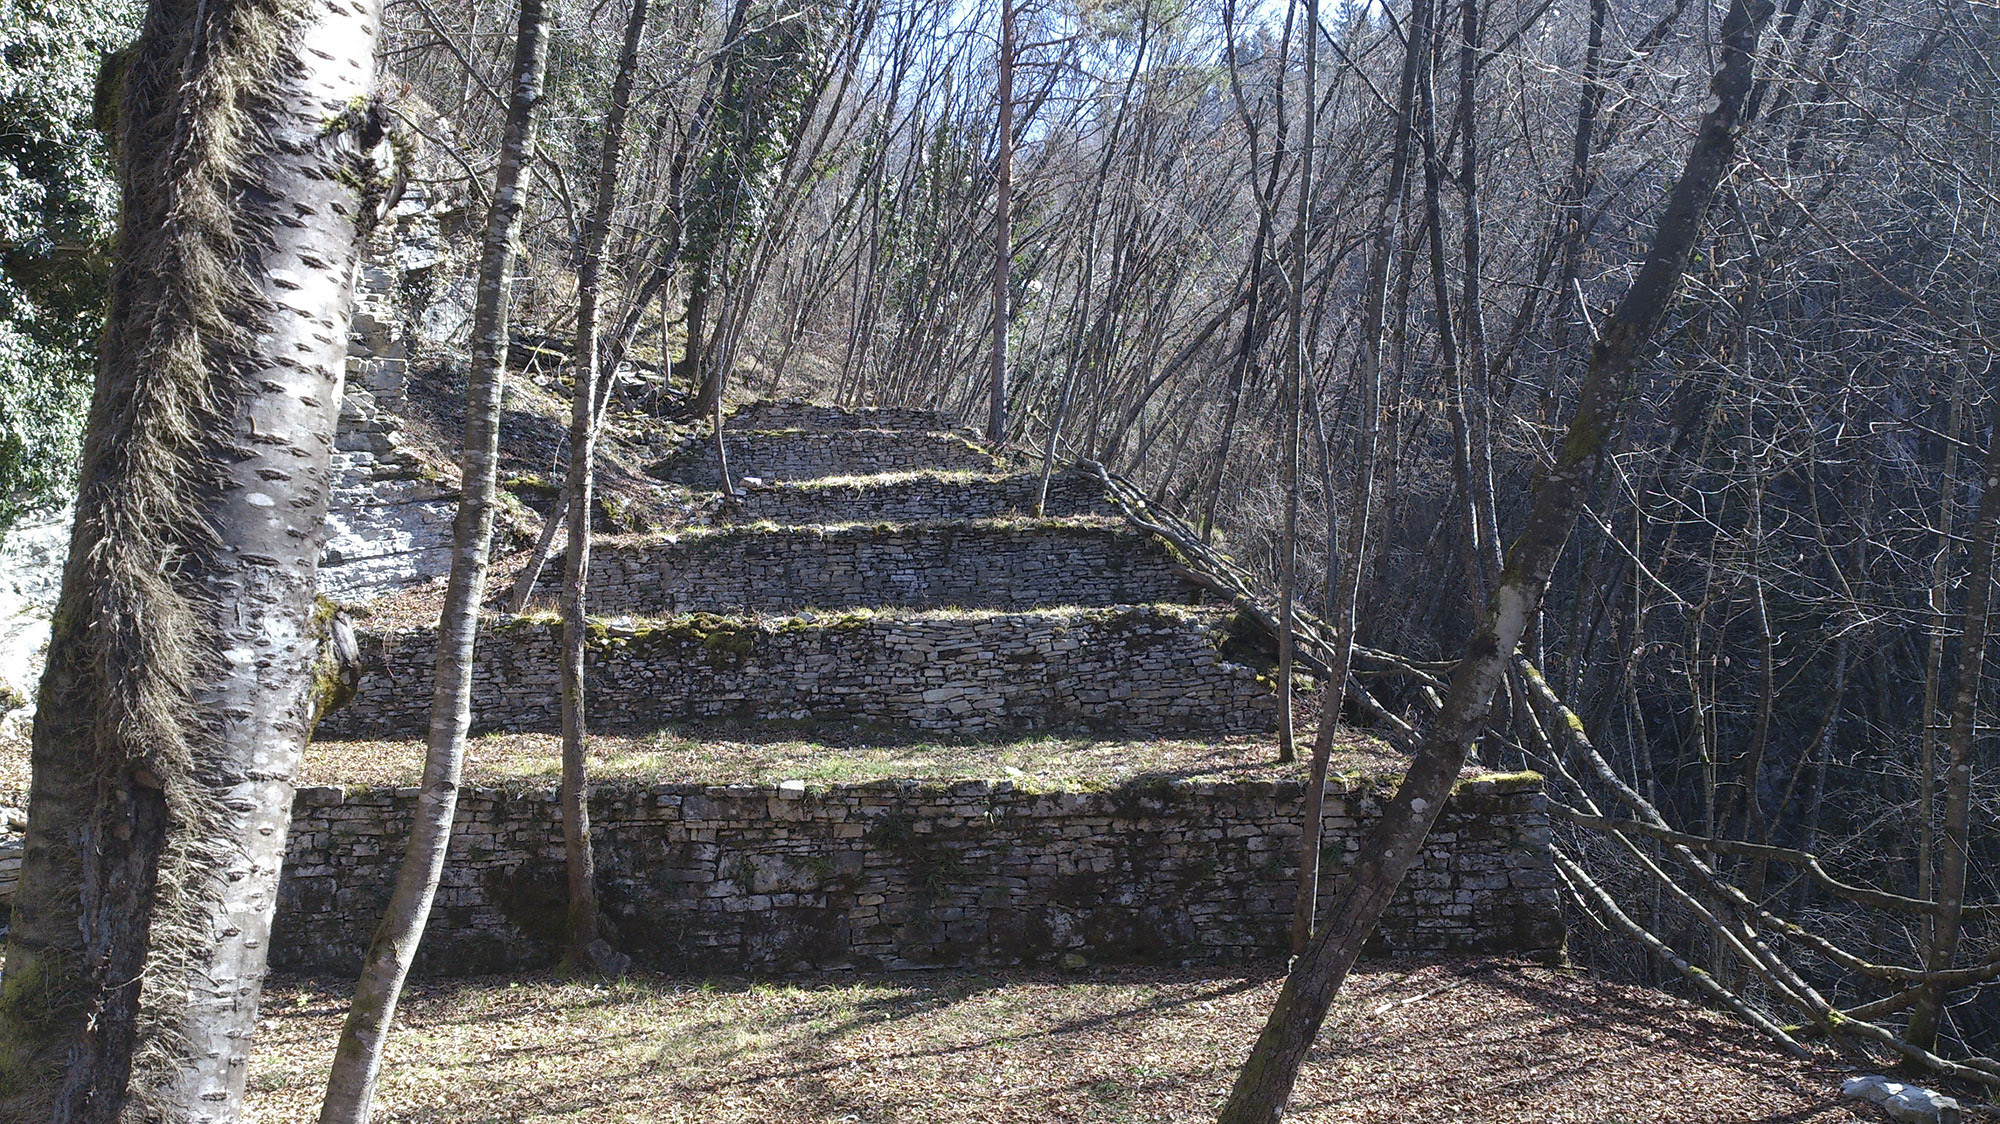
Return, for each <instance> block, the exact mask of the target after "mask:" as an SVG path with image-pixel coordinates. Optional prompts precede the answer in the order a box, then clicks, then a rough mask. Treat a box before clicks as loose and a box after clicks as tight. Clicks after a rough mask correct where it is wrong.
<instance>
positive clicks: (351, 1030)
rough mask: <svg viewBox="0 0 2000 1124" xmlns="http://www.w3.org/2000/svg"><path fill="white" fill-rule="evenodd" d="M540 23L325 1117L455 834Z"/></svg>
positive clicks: (520, 76) (372, 1037)
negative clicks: (414, 683) (404, 807)
mask: <svg viewBox="0 0 2000 1124" xmlns="http://www.w3.org/2000/svg"><path fill="white" fill-rule="evenodd" d="M545 21H546V16H545V14H544V11H543V7H542V0H521V22H520V30H519V32H518V34H517V35H516V37H515V42H514V78H513V86H512V90H511V92H510V95H509V97H508V102H507V124H506V131H505V133H504V134H503V135H502V137H501V142H500V163H499V167H498V168H497V170H496V171H495V173H494V184H493V206H492V209H491V210H490V211H489V212H488V213H487V216H486V237H485V244H484V246H483V247H482V248H481V251H480V259H479V295H478V298H477V301H476V302H475V306H474V308H473V314H472V365H471V369H470V371H469V372H468V374H467V376H466V403H465V452H464V454H463V458H464V459H463V461H462V464H461V469H462V479H461V489H462V490H461V492H460V495H459V501H458V514H457V516H456V517H455V518H454V519H453V520H452V526H451V577H450V578H449V579H448V582H447V584H446V586H445V595H444V610H443V612H442V613H441V615H440V617H439V620H438V642H437V643H438V646H437V665H436V675H435V680H434V685H433V694H432V696H431V714H430V730H429V734H428V737H427V739H426V741H427V745H426V749H425V755H424V778H423V787H422V788H421V789H420V790H419V791H418V795H417V811H416V816H415V818H414V821H413V823H412V825H411V828H410V843H409V847H408V849H407V850H406V851H405V852H404V854H403V865H402V868H401V870H399V871H398V872H397V875H396V888H395V890H394V891H393V892H392V893H391V895H390V897H389V906H388V909H387V911H386V912H385V913H384V915H383V917H382V922H381V924H380V925H379V926H378V927H377V928H376V930H375V938H374V940H373V941H372V942H371V943H370V945H369V947H368V955H367V958H366V959H365V960H364V961H363V963H362V968H361V978H360V979H359V980H357V981H355V985H354V1002H353V1004H352V1005H351V1006H350V1007H349V1008H348V1011H347V1021H346V1023H345V1024H344V1025H343V1026H342V1027H341V1030H340V1045H339V1047H338V1048H337V1049H336V1051H335V1053H334V1058H333V1071H332V1073H331V1074H329V1075H328V1077H327V1086H326V1100H325V1102H324V1103H322V1104H321V1106H320V1116H319V1118H320V1122H321V1124H366V1121H367V1120H368V1108H369V1104H370V1102H372V1101H373V1100H374V1097H375V1082H376V1078H377V1077H378V1076H379V1075H380V1072H381V1068H382V1047H383V1045H384V1044H385V1043H386V1042H387V1040H388V1035H389V1026H390V1024H391V1023H392V1021H393V1020H394V1019H395V1016H396V1001H397V999H398V998H399V997H400V996H401V995H402V991H403V980H404V979H405V978H406V977H407V976H408V975H409V972H410V963H411V962H412V961H413V960H415V959H416V955H417V943H418V942H419V941H420V940H422V938H423V935H424V922H425V921H426V920H428V919H429V917H430V911H431V899H432V898H433V897H434V896H435V895H436V893H437V885H438V878H439V876H440V875H441V874H442V873H443V872H444V857H445V850H446V848H447V847H448V846H449V844H450V842H451V821H452V817H453V816H454V815H455V814H456V812H457V810H458V778H459V773H460V770H461V768H462V766H463V764H464V761H465V734H466V730H467V729H468V728H469V727H470V726H471V724H472V660H473V644H474V640H475V638H476V637H477V635H478V631H479V606H480V603H481V602H482V601H483V600H484V599H485V596H486V572H487V562H488V559H489V557H490V554H491V550H492V543H493V518H494V513H495V510H496V506H497V505H496V503H495V499H496V497H497V495H498V492H499V487H498V482H497V471H496V470H497V467H498V465H499V461H500V400H501V390H502V388H503V385H504V381H505V372H506V370H507V305H508V299H509V297H510V296H511V294H512V288H513V286H512V278H513V272H514V249H513V248H514V243H515V242H516V240H518V239H519V237H520V233H521V213H522V209H523V205H524V203H525V201H526V198H527V188H526V185H525V184H524V183H523V182H522V172H523V171H524V170H525V169H526V168H527V165H528V160H529V158H530V157H531V156H532V154H533V153H534V149H535V107H536V105H537V103H539V102H540V101H541V97H542V72H543V70H544V69H546V67H547V63H548V37H547V35H546V34H545V27H544V24H545Z"/></svg>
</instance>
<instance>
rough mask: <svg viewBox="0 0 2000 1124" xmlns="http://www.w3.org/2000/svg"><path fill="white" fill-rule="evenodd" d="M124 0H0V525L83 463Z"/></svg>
mask: <svg viewBox="0 0 2000 1124" xmlns="http://www.w3.org/2000/svg"><path fill="white" fill-rule="evenodd" d="M137 24H138V10H137V8H136V6H134V5H133V4H131V3H129V2H125V0H111V2H109V3H97V2H91V0H83V2H79V0H0V60H4V64H0V530H4V529H5V528H6V526H7V525H8V524H9V523H10V522H12V521H13V519H14V518H15V517H16V516H18V515H19V514H20V513H21V512H22V511H24V510H26V509H29V508H32V507H34V506H37V505H38V504H41V503H45V502H47V501H49V500H51V499H53V498H55V497H56V496H58V495H60V494H61V493H62V492H63V491H64V490H65V489H66V488H67V487H68V486H69V485H70V484H71V481H72V478H73V475H74V472H75V463H76V453H77V443H78V440H79V438H80V437H81V435H82V429H83V418H84V412H85V407H86V405H87V403H88V401H89V396H90V385H91V377H92V374H93V372H94V370H95V368H96V353H97V348H96V337H97V331H98V326H99V324H100V323H101V319H102V308H103V299H104V283H105V268H106V260H107V257H108V254H107V250H108V247H109V241H110V236H111V231H112V224H113V218H114V216H115V213H116V203H117V196H116V191H115V187H114V184H113V182H112V177H111V174H110V162H109V154H108V152H107V149H106V145H105V144H104V141H103V138H102V137H101V135H100V134H99V133H98V132H97V130H96V128H95V127H94V125H93V123H92V104H93V99H94V95H95V93H96V89H97V74H98V60H99V58H100V56H101V55H102V54H103V53H104V52H107V51H110V50H114V49H116V48H118V47H119V46H122V45H123V44H124V43H125V42H126V41H128V40H130V39H131V37H132V36H133V34H134V32H135V30H136V28H137Z"/></svg>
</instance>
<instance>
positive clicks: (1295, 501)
mask: <svg viewBox="0 0 2000 1124" xmlns="http://www.w3.org/2000/svg"><path fill="white" fill-rule="evenodd" d="M1318 25H1319V5H1318V4H1317V3H1316V2H1315V0H1306V13H1305V20H1304V22H1303V24H1302V26H1301V34H1300V35H1299V43H1300V45H1301V47H1302V54H1303V56H1304V58H1305V64H1306V88H1305V96H1304V97H1303V98H1302V99H1301V100H1302V101H1303V102H1304V103H1305V104H1304V107H1303V109H1302V110H1301V115H1302V116H1303V117H1304V119H1305V120H1304V121H1303V122H1302V123H1301V126H1300V132H1299V189H1298V196H1297V198H1296V203H1297V213H1296V215H1295V216H1294V218H1295V222H1294V224H1293V230H1292V284H1291V289H1292V291H1291V309H1290V313H1291V325H1290V328H1291V331H1290V333H1289V338H1288V339H1287V341H1286V342H1287V343H1288V344H1290V347H1289V348H1287V350H1288V351H1289V352H1290V354H1289V355H1288V356H1287V357H1286V363H1285V388H1284V394H1283V398H1284V406H1285V436H1284V441H1285V530H1284V553H1283V557H1282V559H1281V560H1280V564H1281V567H1282V569H1281V573H1280V579H1279V583H1278V760H1279V761H1281V762H1288V763H1289V762H1291V761H1292V760H1294V759H1296V758H1297V757H1298V746H1297V744H1296V742H1297V733H1296V731H1295V730H1294V729H1293V726H1294V716H1293V714H1292V711H1293V702H1294V699H1293V686H1292V659H1293V649H1294V648H1295V647H1296V640H1295V638H1294V637H1293V635H1292V633H1293V627H1294V625H1295V623H1296V620H1297V618H1296V617H1295V616H1294V614H1293V612H1292V598H1293V596H1294V595H1295V594H1296V592H1297V586H1298V575H1299V411H1300V409H1301V407H1300V396H1301V394H1302V388H1303V387H1304V386H1305V378H1306V349H1307V334H1306V249H1307V247H1309V246H1310V245H1311V244H1312V234H1311V230H1312V157H1313V130H1314V129H1315V128H1316V127H1317V122H1316V120H1315V118H1316V114H1315V110H1316V109H1317V108H1318V103H1317V100H1316V93H1317V91H1316V90H1315V88H1314V87H1315V85H1316V79H1317V77H1318V71H1317V70H1316V69H1315V67H1314V63H1313V60H1314V59H1316V58H1317V57H1318V56H1319V51H1318V50H1317V49H1316V48H1317V44H1316V43H1315V42H1314V36H1315V35H1316V34H1317V32H1318ZM1306 803H1307V805H1308V808H1307V811H1308V814H1310V812H1311V806H1312V805H1313V804H1315V803H1317V801H1315V800H1314V798H1313V797H1312V795H1311V794H1308V795H1307V797H1306ZM1301 875H1302V876H1303V871H1301ZM1310 927H1311V923H1310V920H1308V922H1307V929H1308V930H1309V929H1310ZM1304 947H1305V937H1304V936H1302V935H1301V933H1300V929H1299V925H1298V922H1297V920H1296V919H1294V921H1293V925H1292V951H1293V952H1298V951H1299V950H1300V949H1302V948H1304Z"/></svg>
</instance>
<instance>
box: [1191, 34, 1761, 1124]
mask: <svg viewBox="0 0 2000 1124" xmlns="http://www.w3.org/2000/svg"><path fill="white" fill-rule="evenodd" d="M1753 5H1754V7H1753ZM1771 10H1772V6H1771V4H1770V0H1732V2H1731V4H1730V7H1729V14H1728V16H1727V17H1726V18H1725V19H1724V20H1723V24H1722V30H1721V42H1720V44H1719V46H1720V53H1721V63H1720V67H1719V69H1718V70H1717V72H1716V75H1715V78H1714V80H1713V81H1712V82H1711V83H1710V89H1711V90H1712V91H1713V92H1714V94H1715V97H1716V100H1715V106H1714V108H1712V109H1710V110H1709V111H1708V112H1707V113H1706V114H1705V115H1704V116H1703V117H1702V121H1701V127H1700V131H1699V133H1698V134H1697V135H1696V138H1695V142H1694V147H1693V149H1692V150H1691V151H1690V152H1689V153H1688V158H1687V163H1686V165H1685V166H1684V167H1683V168H1682V170H1681V175H1680V178H1679V180H1678V181H1677V182H1676V183H1675V184H1674V189H1673V193H1672V195H1671V196H1670V197H1669V199H1668V202H1667V206H1666V209H1665V211H1664V213H1662V215H1661V216H1660V224H1659V228H1658V231H1657V233H1656V234H1655V236H1654V241H1653V246H1652V249H1651V251H1650V252H1649V253H1648V254H1647V255H1646V260H1645V262H1644V264H1642V265H1641V266H1640V268H1639V272H1638V275H1637V276H1636V277H1635V278H1634V279H1633V281H1632V285H1631V287H1630V288H1628V289H1627V290H1626V291H1625V295H1624V297H1623V298H1621V299H1620V301H1619V302H1618V307H1617V308H1616V309H1615V310H1613V312H1612V313H1611V316H1610V317H1609V318H1608V319H1607V320H1606V321H1605V323H1604V325H1603V331H1602V335H1601V338H1600V339H1599V341H1598V343H1597V345H1596V347H1595V348H1594V349H1593V351H1592V354H1591V359H1590V366H1589V369H1588V371H1587V372H1586V373H1585V376H1584V380H1583V387H1582V389H1581V392H1580V393H1579V396H1578V399H1577V405H1576V412H1575V414H1574V415H1573V416H1572V417H1571V419H1570V423H1569V428H1568V432H1567V434H1566V435H1565V438H1564V440H1563V442H1562V444H1561V445H1559V446H1558V447H1557V449H1556V460H1555V463H1554V464H1552V465H1551V466H1549V469H1548V471H1547V473H1546V474H1545V475H1544V476H1543V477H1542V478H1541V480H1540V481H1539V482H1538V483H1537V484H1536V486H1535V492H1534V499H1533V501H1532V505H1531V507H1530V510H1529V513H1528V518H1527V522H1526V525H1525V526H1524V527H1523V528H1522V531H1521V535H1520V537H1519V538H1517V539H1515V540H1514V543H1513V545H1512V546H1511V547H1509V548H1508V550H1507V556H1506V565H1505V567H1504V568H1503V570H1502V572H1501V574H1500V577H1499V581H1498V583H1497V584H1496V585H1495V587H1494V591H1493V596H1492V598H1491V600H1490V601H1489V602H1488V605H1487V610H1486V618H1485V620H1484V621H1483V622H1482V623H1481V624H1480V627H1479V631H1478V632H1477V633H1476V634H1475V635H1474V636H1473V637H1472V640H1471V643H1470V644H1469V645H1467V648H1466V654H1465V656H1464V657H1463V658H1462V659H1460V660H1459V662H1458V666H1457V668H1456V669H1455V670H1454V671H1453V673H1452V678H1451V688H1450V691H1449V693H1448V694H1447V695H1446V697H1445V700H1444V708H1443V710H1442V711H1441V712H1440V713H1439V715H1438V718H1437V721H1436V723H1435V724H1434V725H1433V726H1432V728H1431V730H1430V732H1429V733H1428V735H1427V736H1426V737H1425V738H1424V740H1423V742H1422V744H1421V745H1420V746H1419V747H1418V750H1417V754H1416V756H1415V758H1414V759H1413V760H1412V761H1411V762H1410V769H1409V772H1408V773H1407V774H1406V775H1405V776H1404V778H1403V781H1402V783H1401V784H1400V785H1398V786H1397V788H1396V795H1395V797H1394V798H1393V799H1392V800H1391V801H1390V802H1389V804H1388V806H1387V807H1385V808H1384V809H1383V810H1382V816H1381V818H1380V819H1379V820H1377V821H1376V824H1375V826H1374V827H1373V828H1372V829H1371V830H1370V831H1369V836H1368V841H1367V842H1366V843H1365V844H1363V846H1362V848H1361V856H1362V857H1361V859H1360V861H1359V862H1358V863H1356V864H1355V867H1354V869H1353V871H1352V872H1351V873H1350V874H1349V875H1348V876H1347V878H1346V880H1345V886H1344V887H1343V889H1344V893H1343V894H1342V896H1341V900H1340V903H1339V905H1338V906H1337V907H1336V909H1335V911H1334V914H1333V916H1332V917H1331V918H1329V919H1328V922H1327V924H1326V926H1325V928H1324V929H1322V930H1321V931H1320V932H1318V933H1316V934H1315V935H1314V937H1313V939H1312V942H1311V943H1310V944H1309V945H1308V946H1307V948H1306V951H1305V953H1304V954H1303V955H1302V956H1301V957H1299V959H1298V961H1297V963H1296V964H1295V966H1294V968H1293V970H1292V972H1291V974H1290V975H1289V976H1287V977H1286V978H1285V986H1284V988H1283V990H1282V991H1280V993H1279V995H1278V1001H1277V1003H1276V1004H1275V1005H1274V1006H1273V1008H1272V1010H1271V1015H1270V1018H1269V1020H1268V1021H1266V1023H1265V1024H1264V1029H1263V1031H1262V1033H1260V1034H1259V1035H1258V1038H1257V1042H1256V1045H1255V1046H1253V1047H1252V1048H1251V1051H1250V1056H1249V1058H1248V1060H1246V1061H1245V1062H1244V1065H1243V1069H1242V1071H1241V1072H1240V1073H1238V1075H1237V1078H1236V1085H1235V1087H1234V1089H1232V1090H1231V1092H1230V1095H1229V1100H1228V1102H1227V1103H1226V1104H1225V1105H1224V1106H1223V1109H1222V1114H1221V1117H1220V1119H1221V1121H1222V1124H1275V1122H1276V1121H1277V1120H1278V1119H1279V1118H1280V1117H1281V1116H1282V1115H1283V1113H1284V1109H1285V1105H1286V1103H1287V1102H1288V1101H1289V1100H1290V1099H1291V1095H1292V1086H1293V1084H1294V1083H1295V1082H1296V1081H1297V1080H1298V1074H1299V1067H1300V1065H1301V1064H1303V1063H1304V1061H1305V1057H1306V1051H1307V1050H1309V1049H1310V1048H1311V1047H1312V1043H1313V1040H1314V1039H1315V1038H1317V1037H1318V1036H1319V1028H1320V1024H1321V1023H1322V1022H1323V1021H1324V1020H1325V1018H1326V1013H1327V1010H1328V1009H1329V1008H1330V1007H1331V1006H1332V1005H1333V1000H1334V997H1335V996H1336V995H1338V994H1339V992H1340V986H1341V984H1342V983H1343V982H1344V981H1345V980H1346V978H1347V973H1348V972H1349V971H1350V970H1351V969H1352V968H1353V967H1354V962H1355V960H1356V959H1357V958H1358V957H1359V956H1360V954H1361V946H1362V945H1363V944H1364V943H1365V942H1366V941H1367V939H1368V936H1369V934H1371V933H1373V932H1374V930H1375V925H1376V922H1377V921H1379V920H1380V919H1381V917H1382V913H1383V911H1384V910H1386V909H1387V908H1388V906H1389V899H1390V897H1391V896H1392V895H1393V894H1394V893H1395V892H1396V888H1397V886H1399V885H1401V884H1402V881H1403V876H1404V875H1405V874H1406V873H1408V872H1409V869H1410V867H1411V865H1412V864H1413V863H1414V862H1415V861H1416V859H1417V857H1418V854H1419V852H1420V851H1421V849H1422V847H1423V843H1424V839H1425V838H1426V837H1427V836H1428V835H1429V834H1430V829H1431V824H1432V823H1434V822H1435V821H1436V820H1437V815H1438V812H1439V810H1440V809H1441V808H1442V807H1443V804H1444V801H1445V800H1446V799H1447V798H1449V797H1450V795H1451V790H1452V785H1453V784H1454V783H1455V782H1456V781H1457V779H1458V773H1459V770H1460V769H1461V768H1463V767H1464V764H1465V758H1466V753H1467V751H1468V750H1469V749H1470V748H1471V746H1472V741H1473V739H1474V738H1476V737H1478V736H1479V733H1480V730H1481V729H1482V728H1483V727H1484V725H1485V722H1486V715H1487V712H1488V711H1489V709H1490V708H1491V706H1492V703H1493V694H1494V691H1495V689H1496V688H1498V687H1499V685H1500V682H1501V679H1502V677H1503V676H1504V675H1505V673H1506V670H1507V661H1508V660H1509V659H1511V658H1512V657H1513V653H1514V649H1515V646H1516V645H1518V644H1519V643H1520V641H1521V636H1522V634H1523V632H1524V631H1526V629H1527V627H1528V624H1529V622H1530V621H1532V620H1533V619H1534V617H1535V614H1536V611H1537V610H1538V609H1539V607H1540V605H1541V600H1542V594H1543V593H1544V591H1546V589H1547V588H1548V581H1549V575H1550V574H1551V573H1552V572H1553V571H1554V569H1555V564H1556V559H1557V558H1558V557H1559V556H1560V555H1561V554H1562V549H1563V544H1564V543H1565V541H1566V540H1567V539H1568V538H1569V530H1570V526H1571V524H1572V523H1573V522H1574V521H1575V519H1576V513H1577V511H1578V510H1579V508H1580V507H1581V506H1582V504H1583V501H1584V498H1585V486H1586V484H1587V482H1588V479H1589V475H1590V468H1591V465H1592V464H1593V463H1594V461H1595V460H1596V458H1597V455H1598V453H1599V452H1600V450H1602V449H1603V447H1604V445H1605V442H1606V440H1607V439H1608V438H1609V437H1610V435H1611V433H1612V432H1613V431H1614V430H1615V429H1616V428H1617V425H1618V421H1619V417H1620V414H1621V411H1622V409H1623V404H1624V400H1625V397H1626V391H1627V389H1628V387H1629V386H1630V385H1631V381H1632V376H1633V373H1634V371H1635V370H1637V368H1638V366H1639V364H1640V363H1641V362H1642V361H1643V360H1644V359H1645V357H1646V356H1647V355H1648V354H1649V352H1650V351H1651V346H1652V340H1653V337H1654V335H1655V334H1656V333H1657V332H1658V330H1659V326H1660V322H1661V321H1662V320H1663V319H1664V318H1665V316H1666V313H1667V308H1668V305H1669V304H1670V303H1671V301H1672V298H1673V293H1674V290H1675V288H1676V287H1677V286H1678V284H1679V282H1680V278H1681V275H1682V274H1683V273H1684V272H1685V271H1686V269H1687V263H1688V259H1689V257H1690V255H1692V254H1693V252H1694V249H1695V246H1696V244H1697V243H1698V241H1699V235H1700V230H1701V222H1702V216H1703V214H1704V213H1706V211H1707V210H1708V205H1709V202H1710V201H1711V200H1712V199H1713V198H1714V196H1715V192H1716V188H1717V186H1718V185H1719V184H1720V183H1721V182H1722V180H1723V177H1724V176H1725V175H1726V174H1727V173H1728V172H1729V170H1730V168H1731V166H1732V165H1733V164H1734V162H1735V158H1736V139H1737V128H1738V119H1739V117H1740V115H1741V113H1742V110H1743V103H1744V101H1745V99H1746V98H1747V96H1748V95H1749V92H1750V80H1751V71H1752V65H1753V62H1754V60H1755V56H1756V47H1757V40H1758V37H1759V35H1760V33H1761V31H1762V29H1763V26H1764V23H1765V21H1766V20H1768V19H1769V18H1770V15H1771ZM1413 39H1414V37H1413Z"/></svg>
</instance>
